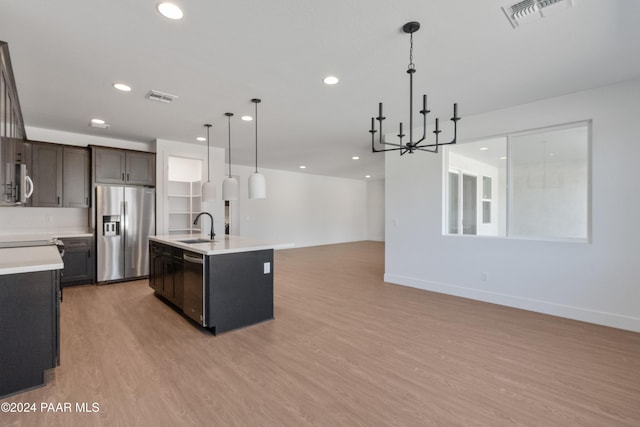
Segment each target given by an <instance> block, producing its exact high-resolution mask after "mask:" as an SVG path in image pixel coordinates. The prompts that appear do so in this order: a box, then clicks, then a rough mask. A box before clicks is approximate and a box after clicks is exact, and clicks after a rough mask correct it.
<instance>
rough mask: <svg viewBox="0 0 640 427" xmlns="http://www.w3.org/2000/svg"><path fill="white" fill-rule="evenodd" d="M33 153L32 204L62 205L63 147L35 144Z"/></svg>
mask: <svg viewBox="0 0 640 427" xmlns="http://www.w3.org/2000/svg"><path fill="white" fill-rule="evenodd" d="M31 155H32V159H31V161H32V163H33V176H32V179H33V187H34V189H33V196H32V201H31V204H32V206H38V207H59V206H62V147H60V146H58V145H53V144H33V145H32V148H31Z"/></svg>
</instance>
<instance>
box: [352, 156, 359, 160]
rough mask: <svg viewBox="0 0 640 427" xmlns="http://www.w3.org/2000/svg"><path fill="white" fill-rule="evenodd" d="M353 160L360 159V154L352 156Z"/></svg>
mask: <svg viewBox="0 0 640 427" xmlns="http://www.w3.org/2000/svg"><path fill="white" fill-rule="evenodd" d="M351 160H360V157H358V156H353V157H352V158H351Z"/></svg>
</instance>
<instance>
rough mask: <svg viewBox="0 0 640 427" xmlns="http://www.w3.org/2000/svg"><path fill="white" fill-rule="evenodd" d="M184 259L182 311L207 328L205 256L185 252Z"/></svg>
mask: <svg viewBox="0 0 640 427" xmlns="http://www.w3.org/2000/svg"><path fill="white" fill-rule="evenodd" d="M182 259H183V261H184V273H183V277H184V283H183V292H184V300H183V307H182V310H183V311H184V313H185V314H186V315H187V316H189V317H190V318H192V319H193V320H195V321H196V322H198V324H199V325H202V326H207V323H206V318H205V317H206V316H205V315H204V313H205V311H204V267H205V265H204V256H203V255H202V254H196V253H193V252H184V253H183V254H182Z"/></svg>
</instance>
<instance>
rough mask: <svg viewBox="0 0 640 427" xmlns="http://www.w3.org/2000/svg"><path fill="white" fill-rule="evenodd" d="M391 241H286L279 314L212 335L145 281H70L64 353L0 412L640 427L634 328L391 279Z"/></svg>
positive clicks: (10, 420) (143, 418) (60, 416)
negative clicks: (14, 408) (387, 244)
mask: <svg viewBox="0 0 640 427" xmlns="http://www.w3.org/2000/svg"><path fill="white" fill-rule="evenodd" d="M383 263H384V246H383V244H381V243H376V242H359V243H349V244H343V245H330V246H322V247H313V248H301V249H292V250H286V251H278V252H276V261H275V277H276V280H275V315H276V319H275V320H273V321H269V322H265V323H262V324H259V325H256V326H252V327H249V328H246V329H242V330H238V331H233V332H229V333H226V334H221V335H219V336H217V337H215V336H212V335H209V334H207V333H204V332H202V331H201V330H198V329H197V328H196V327H194V326H193V325H192V324H189V323H188V322H187V321H186V320H185V319H184V318H183V317H181V316H180V315H179V314H177V313H176V312H174V311H173V310H172V309H170V308H169V307H168V306H167V305H165V304H164V303H162V302H161V301H159V300H158V299H157V298H155V297H154V296H153V294H152V291H151V289H150V288H149V287H148V286H147V283H146V281H137V282H129V283H121V284H115V285H108V286H98V287H96V286H83V287H75V288H68V289H65V295H64V297H65V299H64V303H63V304H62V318H61V322H62V324H61V327H62V364H61V366H60V367H58V368H57V369H55V370H53V371H51V372H50V378H49V382H48V383H47V385H46V386H44V387H41V388H39V389H35V390H32V391H29V392H26V393H23V394H20V395H16V396H12V397H10V398H8V399H5V400H3V401H2V402H7V401H8V402H36V403H37V405H38V408H39V405H40V402H48V403H54V404H55V403H64V402H71V403H72V405H74V406H75V403H76V402H97V403H98V404H99V409H100V411H99V412H98V413H89V414H82V413H40V412H38V413H35V414H20V415H16V414H6V413H0V425H1V426H3V427H4V426H45V425H46V426H65V427H67V426H93V425H99V426H136V425H137V426H182V425H200V426H310V425H317V426H389V425H391V426H429V425H434V426H470V425H479V426H502V425H531V426H640V334H636V333H631V332H625V331H621V330H616V329H611V328H606V327H600V326H595V325H590V324H586V323H581V322H576V321H571V320H566V319H561V318H555V317H551V316H545V315H541V314H536V313H531V312H526V311H520V310H516V309H511V308H506V307H501V306H497V305H491V304H485V303H481V302H477V301H471V300H466V299H462V298H455V297H451V296H446V295H440V294H435V293H430V292H425V291H420V290H417V289H412V288H405V287H401V286H394V285H389V284H385V283H384V282H383V281H382V277H383V270H384V268H383Z"/></svg>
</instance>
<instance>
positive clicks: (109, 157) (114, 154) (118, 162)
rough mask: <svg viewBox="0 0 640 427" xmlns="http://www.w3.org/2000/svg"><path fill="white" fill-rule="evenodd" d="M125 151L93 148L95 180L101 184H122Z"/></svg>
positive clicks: (123, 180) (123, 179)
mask: <svg viewBox="0 0 640 427" xmlns="http://www.w3.org/2000/svg"><path fill="white" fill-rule="evenodd" d="M126 154H127V153H126V151H123V150H117V149H112V148H97V147H96V148H95V166H94V170H95V174H96V176H95V180H96V182H100V183H103V184H124V182H125V164H126Z"/></svg>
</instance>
